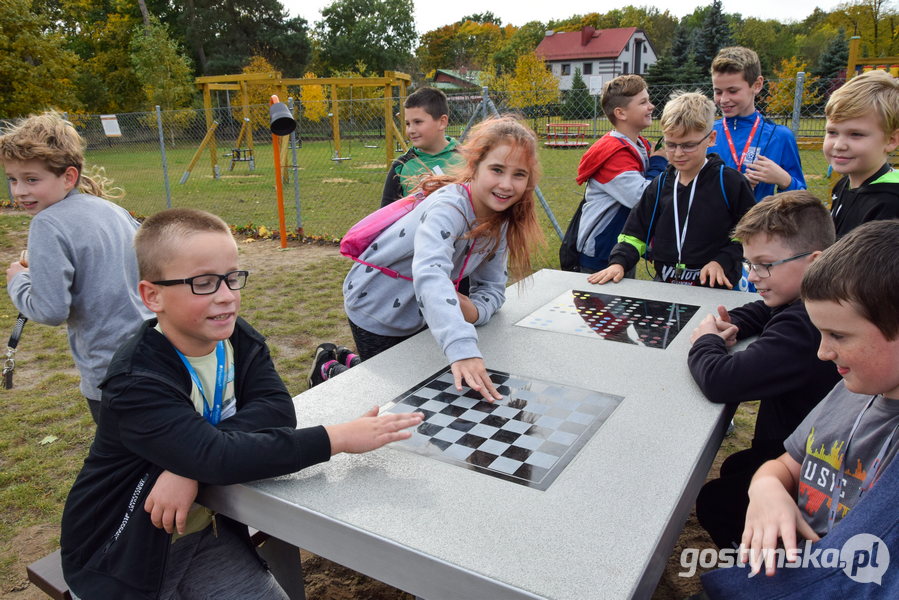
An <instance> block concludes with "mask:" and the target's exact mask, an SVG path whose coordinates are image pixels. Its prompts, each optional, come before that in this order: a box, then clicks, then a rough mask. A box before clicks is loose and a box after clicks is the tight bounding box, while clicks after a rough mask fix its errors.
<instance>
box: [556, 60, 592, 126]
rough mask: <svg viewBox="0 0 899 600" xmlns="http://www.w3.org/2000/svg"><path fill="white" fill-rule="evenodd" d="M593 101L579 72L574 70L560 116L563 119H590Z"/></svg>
mask: <svg viewBox="0 0 899 600" xmlns="http://www.w3.org/2000/svg"><path fill="white" fill-rule="evenodd" d="M593 109H594V99H593V96H591V95H590V90H588V89H587V84H586V83H584V78H583V77H581V70H580V69H575V70H574V75H573V76H572V77H571V89H570V90H568V93H567V94H566V95H565V101H564V103H563V104H562V115H563V116H564V117H565V119H569V120H571V119H591V118H593Z"/></svg>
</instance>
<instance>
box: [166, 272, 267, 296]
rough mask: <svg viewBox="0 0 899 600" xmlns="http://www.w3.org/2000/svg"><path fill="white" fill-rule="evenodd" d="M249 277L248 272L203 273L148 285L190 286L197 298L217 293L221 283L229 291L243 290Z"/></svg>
mask: <svg viewBox="0 0 899 600" xmlns="http://www.w3.org/2000/svg"><path fill="white" fill-rule="evenodd" d="M249 276H250V272H249V271H231V272H229V273H225V274H224V275H219V274H218V273H203V274H202V275H194V276H193V277H188V278H187V279H164V280H162V281H151V282H150V283H153V284H155V285H179V284H182V283H186V284H188V285H189V286H190V291H191V292H193V293H194V294H196V295H197V296H208V295H209V294H214V293H216V292H217V291H219V286H221V285H222V282H223V281H224V282H225V285H227V286H228V289H229V290H239V289H243V287H244V286H245V285H247V277H249Z"/></svg>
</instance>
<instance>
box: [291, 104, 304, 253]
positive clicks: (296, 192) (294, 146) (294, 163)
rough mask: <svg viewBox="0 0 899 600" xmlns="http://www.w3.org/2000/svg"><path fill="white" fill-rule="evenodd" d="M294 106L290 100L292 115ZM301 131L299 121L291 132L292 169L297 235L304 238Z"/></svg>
mask: <svg viewBox="0 0 899 600" xmlns="http://www.w3.org/2000/svg"><path fill="white" fill-rule="evenodd" d="M293 105H294V102H293V98H288V99H287V108H289V109H290V114H293ZM294 118H296V117H294ZM299 129H300V120H299V119H297V128H296V129H294V130H293V131H291V132H290V154H291V163H290V167H291V170H292V171H293V202H294V204H295V205H296V211H297V235H299V236H300V237H303V218H302V217H301V216H300V168H299V165H298V164H297V140H298V139H299V136H297V131H299Z"/></svg>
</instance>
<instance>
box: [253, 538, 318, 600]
mask: <svg viewBox="0 0 899 600" xmlns="http://www.w3.org/2000/svg"><path fill="white" fill-rule="evenodd" d="M256 551H257V552H259V556H261V557H262V558H263V560H265V562H267V563H268V567H269V569H271V572H272V575H274V576H275V579H276V580H278V583H279V584H280V585H281V587H282V588H284V591H285V592H287V596H288V597H289V598H290V600H306V588H305V583H304V581H303V564H302V563H301V562H300V549H299V548H297V547H296V546H294V545H293V544H288V543H287V542H285V541H282V540H279V539H278V538H275V537H270V538H268V539H267V540H266V541H265V543H264V544H262V545H261V546H259V547H258V548H257V549H256Z"/></svg>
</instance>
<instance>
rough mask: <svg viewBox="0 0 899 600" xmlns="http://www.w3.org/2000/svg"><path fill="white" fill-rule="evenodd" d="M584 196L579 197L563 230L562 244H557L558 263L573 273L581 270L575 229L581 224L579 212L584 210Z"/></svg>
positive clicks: (564, 269)
mask: <svg viewBox="0 0 899 600" xmlns="http://www.w3.org/2000/svg"><path fill="white" fill-rule="evenodd" d="M585 200H586V196H585V197H584V198H581V202H580V204H578V205H577V210H576V211H574V216H573V217H571V222H570V223H568V229H566V230H565V236H564V237H563V238H562V245H561V246H559V265H560V266H561V268H562V270H563V271H573V272H575V273H578V272H580V270H581V258H580V252H578V250H577V231H578V229H579V228H580V226H581V212H582V211H583V210H584V201H585Z"/></svg>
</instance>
